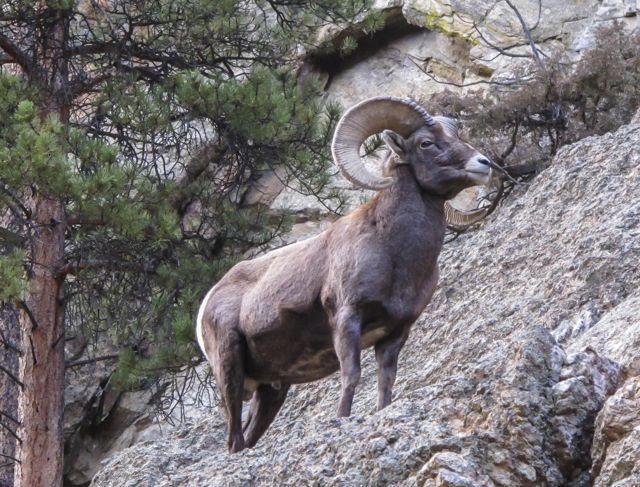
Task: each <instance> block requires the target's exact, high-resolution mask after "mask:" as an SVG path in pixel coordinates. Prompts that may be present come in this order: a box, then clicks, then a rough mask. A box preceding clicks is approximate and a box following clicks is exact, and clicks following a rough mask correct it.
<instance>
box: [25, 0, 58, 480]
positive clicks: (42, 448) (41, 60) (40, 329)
mask: <svg viewBox="0 0 640 487" xmlns="http://www.w3.org/2000/svg"><path fill="white" fill-rule="evenodd" d="M48 3H49V2H45V1H43V0H39V2H38V7H39V8H41V9H42V12H43V13H44V12H46V15H47V22H46V23H44V24H43V29H42V31H41V35H40V36H39V38H38V41H37V44H36V49H35V56H34V62H35V64H36V65H37V69H36V70H34V72H35V73H36V74H37V76H38V79H37V80H35V83H36V84H37V85H39V87H40V90H41V91H40V95H41V96H40V100H41V105H40V118H41V119H42V120H43V121H44V120H45V119H46V118H47V117H49V116H52V115H54V116H57V117H58V118H59V120H60V121H61V122H62V123H63V124H67V123H68V121H69V102H68V99H67V94H68V92H69V74H68V63H67V59H66V58H65V48H66V43H67V41H68V28H69V11H68V10H64V8H60V9H56V7H49V5H48ZM63 3H64V2H62V4H63ZM29 207H30V210H31V212H32V221H33V223H35V229H36V230H35V231H34V235H33V236H32V238H31V241H30V245H29V247H28V248H29V257H30V261H31V273H30V275H29V283H28V287H27V294H26V298H25V302H24V306H23V308H22V310H21V313H20V328H21V332H22V350H23V354H22V357H21V359H20V380H21V381H22V383H23V389H22V391H21V394H20V399H19V403H18V412H19V415H20V417H19V419H20V422H21V424H20V430H19V436H20V439H21V441H20V442H19V444H18V448H17V454H18V455H17V459H18V460H19V463H18V465H17V466H16V469H15V480H16V482H15V483H16V487H52V486H53V487H57V486H61V485H62V474H63V454H64V434H63V414H64V365H65V364H64V320H63V306H62V299H61V298H62V283H63V280H62V279H60V278H59V277H58V276H57V272H58V270H59V269H60V267H61V265H62V263H63V261H64V251H65V245H64V236H65V224H64V221H65V218H64V217H65V215H64V206H63V202H62V200H60V199H58V198H54V197H52V196H51V195H48V194H46V192H44V191H39V189H38V188H34V189H33V197H32V198H31V202H30V204H29Z"/></svg>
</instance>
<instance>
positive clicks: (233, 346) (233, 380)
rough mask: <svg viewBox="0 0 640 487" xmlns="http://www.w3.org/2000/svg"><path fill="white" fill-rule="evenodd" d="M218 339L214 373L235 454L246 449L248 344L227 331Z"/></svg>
mask: <svg viewBox="0 0 640 487" xmlns="http://www.w3.org/2000/svg"><path fill="white" fill-rule="evenodd" d="M216 338H217V340H216V348H217V350H216V353H217V361H216V363H215V367H214V370H215V375H216V380H217V382H218V388H219V389H220V394H221V395H222V403H223V405H224V409H225V412H226V415H227V426H228V428H229V440H228V442H227V446H228V447H229V451H230V452H232V453H235V452H239V451H240V450H243V449H244V447H245V442H244V437H243V435H242V396H243V394H244V356H245V343H244V340H243V338H242V337H241V336H240V334H239V333H238V332H237V331H235V330H225V334H224V336H223V337H218V336H216Z"/></svg>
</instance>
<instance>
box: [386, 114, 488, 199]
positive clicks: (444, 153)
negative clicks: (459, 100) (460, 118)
mask: <svg viewBox="0 0 640 487" xmlns="http://www.w3.org/2000/svg"><path fill="white" fill-rule="evenodd" d="M435 118H436V120H437V123H435V124H433V125H431V126H425V127H422V128H420V129H418V130H416V131H415V132H414V133H413V134H411V136H409V137H408V138H406V139H405V138H403V137H402V136H400V135H398V134H397V133H395V132H392V131H390V130H386V131H385V132H384V133H383V139H384V141H385V142H386V143H387V145H388V146H389V148H390V149H391V150H392V151H393V152H394V153H395V155H396V158H397V163H398V164H406V165H409V166H411V168H412V170H413V174H414V176H415V178H416V180H417V181H418V184H420V186H421V187H422V189H423V190H424V191H426V192H428V193H432V194H437V195H441V196H443V197H446V198H452V197H453V196H455V195H456V194H458V193H459V192H460V191H462V190H463V189H465V188H467V187H469V186H475V185H480V184H488V183H489V182H490V180H491V178H492V169H491V162H490V161H489V159H488V158H487V157H485V156H484V155H482V154H481V153H480V152H478V150H476V149H475V148H474V147H472V146H471V145H469V144H468V143H466V142H465V141H463V140H462V139H460V137H459V134H458V130H457V127H456V125H455V122H454V121H453V120H451V119H446V118H441V117H435Z"/></svg>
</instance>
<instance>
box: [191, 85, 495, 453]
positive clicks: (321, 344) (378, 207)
mask: <svg viewBox="0 0 640 487" xmlns="http://www.w3.org/2000/svg"><path fill="white" fill-rule="evenodd" d="M381 132H382V138H383V140H384V141H385V143H386V144H387V146H388V147H389V149H390V150H391V152H390V155H389V156H388V157H387V160H386V163H385V166H386V169H385V175H384V176H382V177H381V176H377V175H374V174H372V173H371V172H369V171H368V170H367V169H366V167H365V166H364V164H363V162H362V160H361V158H360V154H359V150H360V147H361V145H362V143H363V142H364V140H365V139H366V138H367V137H369V136H371V135H373V134H377V133H381ZM332 152H333V157H334V160H335V163H336V165H337V166H338V168H339V169H340V172H341V173H342V175H343V176H344V177H345V178H346V179H348V180H349V181H351V182H352V183H353V184H355V185H356V186H359V187H363V188H368V189H374V190H379V191H380V192H379V193H378V195H377V196H376V197H375V198H374V199H373V200H372V201H370V202H369V203H367V204H364V205H362V206H360V207H359V208H357V209H356V210H355V211H353V212H352V213H351V214H349V215H347V216H345V217H343V218H340V219H339V220H337V221H336V222H335V223H333V224H332V225H331V227H330V228H328V229H327V230H326V231H324V232H323V233H321V234H319V235H317V236H316V237H313V238H310V239H308V240H304V241H301V242H297V243H294V244H292V245H288V246H286V247H282V248H280V249H277V250H274V251H271V252H269V253H267V254H265V255H263V256H261V257H258V258H255V259H253V260H247V261H243V262H240V263H238V264H237V265H236V266H235V267H233V268H232V269H231V270H230V271H229V272H228V273H227V274H226V275H225V276H224V277H223V278H222V279H221V280H220V281H219V282H218V283H217V284H216V285H215V286H214V287H213V288H212V289H211V290H210V291H209V292H208V294H207V295H206V297H205V298H204V300H203V302H202V304H201V306H200V311H199V313H198V322H197V338H198V342H199V344H200V347H201V348H202V350H203V352H204V354H205V355H206V356H207V358H208V360H209V362H210V364H211V367H212V368H213V371H214V376H215V378H216V381H217V384H218V387H219V389H220V392H221V397H222V402H223V407H224V409H225V411H226V414H227V422H228V428H229V436H228V438H229V441H228V447H229V449H230V451H231V452H237V451H240V450H242V449H243V448H245V447H252V446H253V445H255V443H256V442H257V441H258V439H259V438H260V437H261V436H262V434H263V433H264V432H265V430H266V429H267V427H268V426H269V425H270V424H271V422H272V421H273V420H274V418H275V416H276V414H277V413H278V411H279V409H280V408H281V406H282V404H283V403H284V400H285V397H286V395H287V391H288V389H289V387H290V386H291V384H299V383H305V382H310V381H314V380H317V379H321V378H323V377H326V376H327V375H329V374H331V373H333V372H335V371H336V370H340V378H341V381H342V388H341V399H340V404H339V406H338V411H337V412H338V415H339V416H348V415H349V414H350V412H351V403H352V401H353V396H354V391H355V388H356V385H357V383H358V381H359V379H360V351H361V350H362V349H364V348H367V347H371V346H375V356H376V360H377V363H378V409H382V408H384V407H386V406H387V405H388V404H389V403H390V402H391V390H392V386H393V383H394V381H395V378H396V369H397V362H398V354H399V352H400V349H401V348H402V346H403V344H404V343H405V341H406V339H407V336H408V334H409V330H410V328H411V325H412V324H413V322H414V321H415V320H416V318H417V317H418V316H419V315H420V313H421V312H422V311H423V310H424V309H425V307H426V306H427V304H428V303H429V301H430V299H431V296H432V294H433V292H434V289H435V287H436V283H437V281H438V266H437V259H438V255H439V254H440V250H441V248H442V244H443V239H444V233H445V226H446V222H445V202H446V200H447V199H450V198H452V197H453V196H455V195H456V194H457V193H458V192H460V191H461V190H462V189H464V188H467V187H470V186H473V185H478V184H487V183H488V182H489V181H490V180H491V178H492V169H491V162H490V161H489V160H488V159H487V158H485V157H484V156H483V155H481V154H480V153H478V151H477V150H476V149H474V148H473V147H471V146H470V145H468V144H467V143H465V142H463V141H462V140H461V139H459V137H458V131H457V127H456V125H455V122H453V121H452V120H450V119H446V118H442V117H432V116H430V115H429V114H428V113H427V111H426V110H425V109H424V108H423V107H422V106H420V105H419V104H417V103H416V102H415V101H412V100H405V99H400V98H392V97H378V98H372V99H369V100H366V101H364V102H362V103H360V104H358V105H356V106H354V107H352V108H351V109H350V110H348V111H347V112H346V113H345V114H344V116H343V117H342V119H341V120H340V122H339V123H338V125H337V127H336V131H335V135H334V139H333V143H332ZM449 210H450V209H449ZM250 395H252V399H251V407H250V412H249V417H248V420H247V421H246V423H245V425H244V427H243V426H242V419H241V412H242V401H243V398H244V399H248V398H249V396H250Z"/></svg>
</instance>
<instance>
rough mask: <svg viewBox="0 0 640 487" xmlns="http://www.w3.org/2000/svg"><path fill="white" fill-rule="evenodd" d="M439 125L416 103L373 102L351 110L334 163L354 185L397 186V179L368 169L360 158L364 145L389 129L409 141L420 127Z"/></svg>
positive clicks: (337, 136)
mask: <svg viewBox="0 0 640 487" xmlns="http://www.w3.org/2000/svg"><path fill="white" fill-rule="evenodd" d="M435 123H436V121H435V120H434V118H433V117H431V115H429V113H428V112H427V110H425V108H424V107H422V106H421V105H420V104H419V103H418V102H416V101H415V100H411V99H408V98H398V97H393V96H379V97H374V98H369V99H367V100H364V101H362V102H360V103H358V104H356V105H354V106H352V107H351V108H349V109H348V110H347V111H346V112H345V113H344V114H343V115H342V117H341V119H340V121H339V122H338V124H337V125H336V130H335V133H334V136H333V141H332V143H331V152H332V155H333V160H334V162H335V164H336V166H337V167H338V169H339V170H340V173H341V174H342V175H343V176H344V178H345V179H347V180H348V181H350V182H351V183H353V184H354V185H356V186H359V187H362V188H366V189H373V190H381V189H384V188H386V187H388V186H390V185H391V184H392V183H393V178H389V177H380V176H377V175H375V174H372V173H371V172H370V171H369V170H368V169H367V168H366V167H365V165H364V163H363V162H362V158H361V157H360V147H361V146H362V144H363V143H364V141H365V140H366V139H367V138H368V137H370V136H371V135H374V134H377V133H380V132H382V131H383V130H386V129H390V130H393V131H395V132H397V133H399V134H400V135H402V136H403V137H408V136H409V135H411V134H412V133H413V132H414V131H416V130H417V129H419V128H420V127H422V126H424V125H433V124H435Z"/></svg>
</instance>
